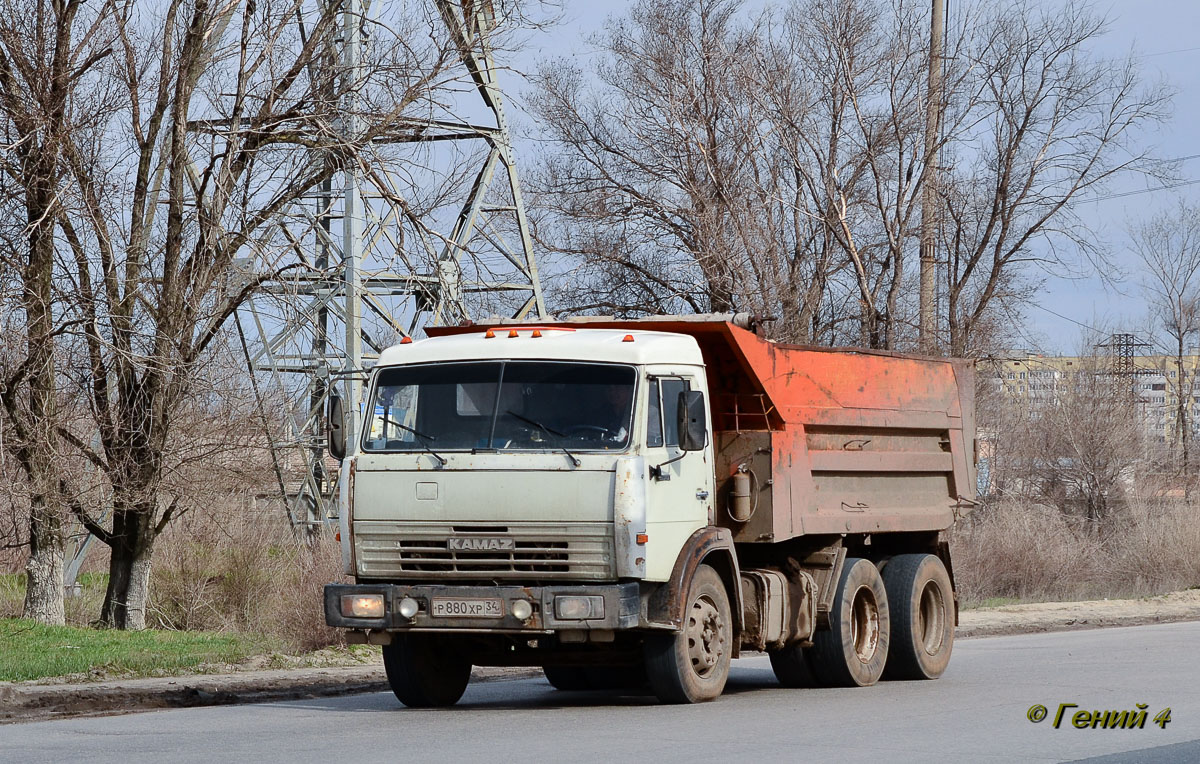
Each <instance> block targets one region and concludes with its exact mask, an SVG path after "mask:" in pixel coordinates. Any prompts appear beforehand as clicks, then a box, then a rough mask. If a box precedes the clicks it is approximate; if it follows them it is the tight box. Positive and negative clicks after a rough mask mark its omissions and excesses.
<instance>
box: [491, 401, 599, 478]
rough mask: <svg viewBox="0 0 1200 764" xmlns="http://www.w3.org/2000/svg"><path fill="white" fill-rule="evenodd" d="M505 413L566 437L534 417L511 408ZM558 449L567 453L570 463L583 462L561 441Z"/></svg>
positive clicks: (577, 464)
mask: <svg viewBox="0 0 1200 764" xmlns="http://www.w3.org/2000/svg"><path fill="white" fill-rule="evenodd" d="M505 413H507V414H509V415H511V416H514V417H516V418H517V419H520V420H521V421H522V422H527V423H529V424H531V425H533V426H534V427H538V428H540V429H542V430H545V431H546V432H548V433H550V434H551V435H554V436H557V437H558V438H565V437H567V436H566V435H564V434H562V433H561V432H559V431H558V430H551V429H550V428H549V427H547V426H546V425H544V424H542V423H541V422H539V421H537V420H536V419H530V418H529V417H527V416H521V415H520V414H518V413H517V412H515V411H513V410H512V409H505ZM558 450H559V451H562V452H563V453H564V454H566V455H567V457H568V458H570V460H571V463H572V464H574V465H575V466H576V467H578V466H580V465H581V464H583V462H581V461H579V457H578V456H576V455H575V454H573V453H571V452H570V451H568V450H567V449H566V447H565V446H563V445H562V444H561V443H559V446H558Z"/></svg>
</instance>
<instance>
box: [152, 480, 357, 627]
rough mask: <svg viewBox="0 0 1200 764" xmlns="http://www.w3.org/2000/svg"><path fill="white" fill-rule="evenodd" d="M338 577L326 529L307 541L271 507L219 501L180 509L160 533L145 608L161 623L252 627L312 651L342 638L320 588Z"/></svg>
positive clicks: (335, 548) (336, 557) (337, 559)
mask: <svg viewBox="0 0 1200 764" xmlns="http://www.w3.org/2000/svg"><path fill="white" fill-rule="evenodd" d="M341 580H343V575H342V570H341V551H340V548H339V546H338V544H337V542H336V541H335V540H334V538H333V535H332V534H331V533H324V534H320V535H319V536H317V537H316V538H315V539H313V540H312V541H311V542H310V541H308V540H305V539H301V538H299V537H298V536H297V534H296V533H295V532H294V531H293V530H292V528H291V527H290V526H289V525H288V524H287V522H286V521H285V520H284V518H283V513H282V511H280V510H279V509H278V507H277V506H273V507H272V506H265V505H261V504H258V505H256V504H255V503H254V502H250V503H249V505H248V506H245V505H244V506H242V507H237V506H226V507H221V508H215V509H213V510H211V511H210V512H207V513H205V514H203V515H192V516H185V517H184V518H181V519H180V520H179V521H178V522H177V523H174V524H173V527H171V528H169V529H168V530H167V532H166V533H165V534H164V535H163V536H162V537H161V538H160V539H159V542H158V545H157V549H156V551H155V566H154V574H153V576H152V578H151V613H152V615H153V617H154V618H155V620H156V621H157V624H156V625H158V626H161V627H164V628H171V629H204V630H215V631H247V632H257V633H263V634H270V635H272V636H276V637H278V638H280V639H281V640H282V641H284V642H285V643H286V644H287V645H288V646H289V647H290V648H291V649H294V650H298V651H305V650H314V649H318V648H321V647H326V646H329V645H332V644H338V643H340V642H341V637H340V636H339V634H338V632H337V631H335V630H333V629H329V628H327V627H326V626H325V618H324V611H323V606H322V587H324V585H325V584H328V583H334V582H337V581H341Z"/></svg>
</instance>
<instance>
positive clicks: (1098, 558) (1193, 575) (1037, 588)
mask: <svg viewBox="0 0 1200 764" xmlns="http://www.w3.org/2000/svg"><path fill="white" fill-rule="evenodd" d="M1197 518H1198V511H1197V508H1196V507H1195V506H1193V505H1190V504H1187V503H1184V502H1169V503H1164V502H1158V501H1156V502H1149V503H1147V502H1135V503H1132V504H1130V505H1129V506H1126V507H1123V508H1122V509H1121V510H1120V511H1119V512H1117V513H1115V514H1114V516H1113V517H1110V518H1108V519H1107V520H1105V521H1104V522H1103V524H1102V525H1101V526H1100V527H1099V529H1095V528H1093V527H1092V526H1091V525H1089V524H1088V523H1086V522H1082V521H1080V520H1079V518H1075V517H1069V516H1066V515H1064V514H1063V513H1062V512H1060V511H1059V510H1057V509H1054V508H1051V507H1046V506H1042V505H1023V504H1018V503H1001V504H998V505H995V506H990V507H986V508H984V509H982V510H980V511H978V512H976V513H975V514H973V515H972V516H971V517H970V518H968V519H967V520H966V521H965V522H964V523H963V524H961V525H960V526H958V527H957V528H956V529H955V531H954V534H953V537H952V545H953V550H954V572H955V579H956V583H957V585H958V589H959V592H960V596H961V597H962V601H963V603H964V604H965V605H968V606H970V605H978V604H981V603H983V602H985V601H986V600H989V599H995V598H1006V599H1018V600H1034V601H1050V600H1078V599H1104V598H1109V597H1122V596H1144V595H1150V594H1159V593H1163V592H1168V591H1175V590H1178V589H1185V588H1188V587H1194V586H1198V585H1200V523H1197Z"/></svg>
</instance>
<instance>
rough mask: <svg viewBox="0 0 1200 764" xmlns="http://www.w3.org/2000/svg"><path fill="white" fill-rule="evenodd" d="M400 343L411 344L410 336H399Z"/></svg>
mask: <svg viewBox="0 0 1200 764" xmlns="http://www.w3.org/2000/svg"><path fill="white" fill-rule="evenodd" d="M400 344H401V345H411V344H412V337H401V338H400Z"/></svg>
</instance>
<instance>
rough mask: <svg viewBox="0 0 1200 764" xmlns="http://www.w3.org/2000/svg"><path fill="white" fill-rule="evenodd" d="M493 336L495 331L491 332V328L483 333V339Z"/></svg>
mask: <svg viewBox="0 0 1200 764" xmlns="http://www.w3.org/2000/svg"><path fill="white" fill-rule="evenodd" d="M495 336H496V333H495V332H493V331H492V330H491V329H488V330H487V331H486V332H484V333H483V337H484V339H488V340H490V339H491V338H492V337H495Z"/></svg>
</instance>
